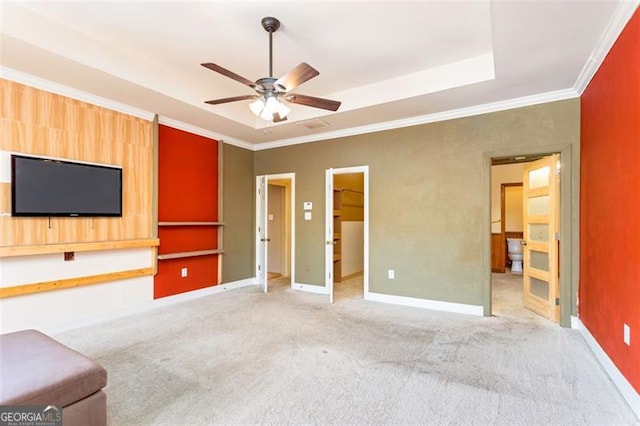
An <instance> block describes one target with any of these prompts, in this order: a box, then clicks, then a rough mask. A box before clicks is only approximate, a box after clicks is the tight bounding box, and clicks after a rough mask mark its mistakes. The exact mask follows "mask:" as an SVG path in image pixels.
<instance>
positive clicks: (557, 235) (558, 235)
mask: <svg viewBox="0 0 640 426" xmlns="http://www.w3.org/2000/svg"><path fill="white" fill-rule="evenodd" d="M556 241H560V233H559V232H556Z"/></svg>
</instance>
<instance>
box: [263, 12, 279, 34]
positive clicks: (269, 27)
mask: <svg viewBox="0 0 640 426" xmlns="http://www.w3.org/2000/svg"><path fill="white" fill-rule="evenodd" d="M262 28H264V29H265V31H267V32H269V33H275V32H276V31H278V28H280V21H279V20H278V18H274V17H273V16H266V17H264V18H262Z"/></svg>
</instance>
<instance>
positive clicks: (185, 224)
mask: <svg viewBox="0 0 640 426" xmlns="http://www.w3.org/2000/svg"><path fill="white" fill-rule="evenodd" d="M223 225H224V222H158V226H223Z"/></svg>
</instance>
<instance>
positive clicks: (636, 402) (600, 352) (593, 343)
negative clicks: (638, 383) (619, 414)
mask: <svg viewBox="0 0 640 426" xmlns="http://www.w3.org/2000/svg"><path fill="white" fill-rule="evenodd" d="M571 328H576V329H577V330H578V331H579V332H580V334H581V335H582V337H583V338H584V341H585V342H586V343H587V346H589V348H590V349H591V351H592V352H593V354H594V355H595V356H596V359H597V360H598V362H600V365H601V366H602V368H604V371H605V372H606V373H607V375H608V376H609V378H610V379H611V380H612V381H613V384H614V385H616V387H617V388H618V390H619V391H620V393H621V394H622V397H623V398H624V399H625V400H626V401H627V404H629V407H631V411H633V413H634V414H635V415H636V417H638V419H639V420H640V394H639V393H638V392H636V391H635V389H634V388H633V386H631V383H629V381H628V380H627V378H626V377H624V375H623V374H622V373H621V372H620V370H618V367H616V365H615V364H614V363H613V361H611V358H609V355H607V353H606V352H605V351H604V349H602V347H600V345H599V344H598V341H597V340H596V339H595V338H594V337H593V336H592V335H591V333H590V332H589V329H587V327H585V325H584V324H583V323H582V321H580V318H576V317H571Z"/></svg>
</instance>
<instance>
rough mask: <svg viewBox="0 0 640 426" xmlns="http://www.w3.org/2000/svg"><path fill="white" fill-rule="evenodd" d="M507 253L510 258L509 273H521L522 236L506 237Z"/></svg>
mask: <svg viewBox="0 0 640 426" xmlns="http://www.w3.org/2000/svg"><path fill="white" fill-rule="evenodd" d="M507 253H508V254H509V259H511V273H512V274H521V273H522V238H507Z"/></svg>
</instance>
